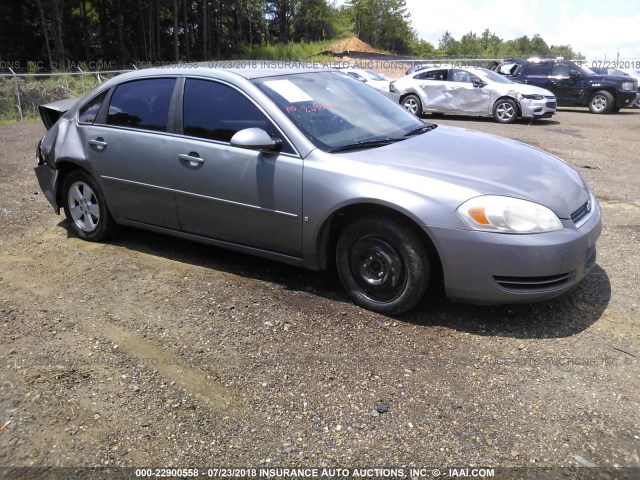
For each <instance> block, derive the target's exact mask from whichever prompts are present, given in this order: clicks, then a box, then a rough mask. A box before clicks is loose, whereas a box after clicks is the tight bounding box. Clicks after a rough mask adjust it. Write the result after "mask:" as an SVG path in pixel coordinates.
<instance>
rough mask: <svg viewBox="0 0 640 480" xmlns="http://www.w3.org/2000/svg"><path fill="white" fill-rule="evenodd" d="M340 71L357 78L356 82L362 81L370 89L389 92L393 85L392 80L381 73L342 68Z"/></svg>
mask: <svg viewBox="0 0 640 480" xmlns="http://www.w3.org/2000/svg"><path fill="white" fill-rule="evenodd" d="M340 71H341V72H344V73H346V74H347V75H349V76H350V77H353V78H355V79H356V80H360V81H361V82H362V83H366V84H367V85H369V86H370V87H373V88H377V89H378V90H382V91H383V92H388V91H389V84H390V83H391V80H389V79H388V78H387V77H385V76H384V75H382V74H381V73H378V72H374V71H373V70H365V69H362V68H342V69H340Z"/></svg>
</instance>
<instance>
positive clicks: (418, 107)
mask: <svg viewBox="0 0 640 480" xmlns="http://www.w3.org/2000/svg"><path fill="white" fill-rule="evenodd" d="M402 106H403V107H404V108H405V110H407V111H409V112H411V113H413V114H414V115H415V116H418V115H420V114H421V113H422V102H421V101H420V98H419V97H418V96H417V95H414V94H413V93H411V94H409V95H407V96H406V97H404V100H403V101H402Z"/></svg>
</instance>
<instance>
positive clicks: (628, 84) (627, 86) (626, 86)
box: [622, 82, 635, 92]
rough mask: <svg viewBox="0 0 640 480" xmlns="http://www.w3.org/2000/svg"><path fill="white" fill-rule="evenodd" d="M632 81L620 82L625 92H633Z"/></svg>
mask: <svg viewBox="0 0 640 480" xmlns="http://www.w3.org/2000/svg"><path fill="white" fill-rule="evenodd" d="M633 87H634V85H633V82H622V90H624V91H625V92H633V91H635V88H633Z"/></svg>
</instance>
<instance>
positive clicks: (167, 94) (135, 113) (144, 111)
mask: <svg viewBox="0 0 640 480" xmlns="http://www.w3.org/2000/svg"><path fill="white" fill-rule="evenodd" d="M175 82H176V81H175V79H173V78H150V79H145V80H134V81H132V82H127V83H123V84H121V85H118V87H116V90H115V92H113V95H112V96H111V103H110V104H109V112H108V113H107V125H115V126H120V127H131V128H139V129H142V130H153V131H158V132H165V131H166V130H167V123H168V116H169V106H170V104H171V95H172V93H173V87H174V85H175Z"/></svg>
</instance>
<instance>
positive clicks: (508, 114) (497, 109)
mask: <svg viewBox="0 0 640 480" xmlns="http://www.w3.org/2000/svg"><path fill="white" fill-rule="evenodd" d="M493 119H494V120H495V121H496V122H498V123H513V122H515V121H516V120H517V119H518V106H517V105H516V102H514V101H513V100H511V99H510V98H501V99H499V100H498V101H497V102H496V103H495V105H494V106H493Z"/></svg>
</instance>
